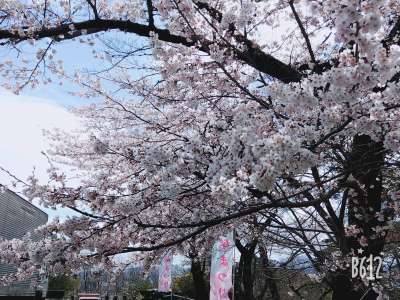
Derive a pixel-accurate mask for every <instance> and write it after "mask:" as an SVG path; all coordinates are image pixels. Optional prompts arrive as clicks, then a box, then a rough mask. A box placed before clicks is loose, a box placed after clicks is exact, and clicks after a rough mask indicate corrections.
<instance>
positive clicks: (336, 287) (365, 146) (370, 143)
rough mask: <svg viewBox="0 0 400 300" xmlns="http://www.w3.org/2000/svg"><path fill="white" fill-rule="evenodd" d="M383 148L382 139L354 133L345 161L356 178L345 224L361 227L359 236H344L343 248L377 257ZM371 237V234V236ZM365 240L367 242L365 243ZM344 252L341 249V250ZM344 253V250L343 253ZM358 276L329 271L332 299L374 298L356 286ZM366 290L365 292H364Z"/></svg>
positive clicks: (380, 238) (381, 241) (380, 241)
mask: <svg viewBox="0 0 400 300" xmlns="http://www.w3.org/2000/svg"><path fill="white" fill-rule="evenodd" d="M384 156H385V154H384V148H383V144H382V142H376V141H374V140H372V139H371V137H370V136H368V135H357V136H355V137H354V139H353V145H352V149H351V154H350V156H349V160H348V166H347V167H348V168H349V172H350V173H351V175H353V177H354V178H355V179H356V181H357V182H355V183H354V186H353V187H352V189H353V191H354V192H355V193H354V195H353V196H351V197H349V199H348V211H349V219H348V221H349V225H355V226H357V228H360V229H361V230H362V233H361V234H362V235H363V236H364V241H363V243H360V238H361V236H357V237H349V238H347V239H346V242H347V245H346V247H345V248H346V250H345V251H347V250H353V251H354V253H355V254H356V255H357V254H358V250H359V249H362V254H359V256H367V257H368V256H369V255H371V254H372V255H373V256H374V257H376V256H380V253H381V251H382V250H383V246H384V242H385V237H384V236H376V232H375V231H374V227H376V226H378V225H384V223H385V221H379V220H378V218H377V214H379V213H380V212H381V205H382V198H381V197H382V168H383V164H384ZM374 236H375V237H374ZM366 243H367V245H366ZM342 251H344V249H342ZM345 254H346V253H345ZM358 284H360V280H359V279H357V278H356V279H352V278H351V273H350V270H346V271H345V272H342V273H336V274H333V280H332V284H331V286H332V289H333V295H332V300H344V299H346V300H359V299H360V298H362V297H363V298H362V299H365V300H375V299H376V298H377V294H376V293H375V292H373V291H372V290H371V289H369V290H368V289H367V288H366V287H365V286H362V284H360V286H359V287H358ZM367 290H368V291H367Z"/></svg>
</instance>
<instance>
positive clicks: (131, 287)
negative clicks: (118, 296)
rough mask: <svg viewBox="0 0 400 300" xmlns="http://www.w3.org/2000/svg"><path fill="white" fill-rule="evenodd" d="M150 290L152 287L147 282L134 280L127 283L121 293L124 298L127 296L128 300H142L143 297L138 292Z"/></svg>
mask: <svg viewBox="0 0 400 300" xmlns="http://www.w3.org/2000/svg"><path fill="white" fill-rule="evenodd" d="M151 288H152V285H151V283H150V282H149V281H148V280H144V279H141V278H135V279H134V280H133V281H130V282H127V283H126V284H125V285H124V287H123V288H122V293H123V295H124V296H127V297H128V299H135V300H142V299H143V296H142V294H141V293H140V292H141V291H145V290H148V289H151Z"/></svg>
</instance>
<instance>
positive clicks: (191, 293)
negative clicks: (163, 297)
mask: <svg viewBox="0 0 400 300" xmlns="http://www.w3.org/2000/svg"><path fill="white" fill-rule="evenodd" d="M172 291H173V292H174V293H175V294H177V295H179V296H184V297H188V298H195V295H196V291H195V289H194V283H193V277H192V274H191V273H190V272H187V273H184V274H182V275H181V276H178V277H175V278H174V280H173V282H172Z"/></svg>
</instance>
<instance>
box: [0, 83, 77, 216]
mask: <svg viewBox="0 0 400 300" xmlns="http://www.w3.org/2000/svg"><path fill="white" fill-rule="evenodd" d="M54 127H58V128H61V129H65V130H67V131H69V130H72V129H74V128H77V127H79V122H78V119H77V118H76V117H75V116H74V115H73V114H72V113H70V112H69V111H68V110H67V109H66V108H64V107H62V106H60V105H58V104H57V103H56V102H55V101H51V100H49V99H44V98H36V97H29V96H24V95H14V94H12V93H10V92H8V91H5V90H4V89H0V141H1V142H0V166H1V167H3V168H5V169H7V170H9V171H10V172H12V173H13V174H15V175H16V176H17V177H19V178H21V179H25V178H27V177H28V176H29V175H30V174H31V173H32V170H33V168H34V167H35V174H36V175H37V176H38V178H39V180H40V181H46V179H47V174H46V169H47V168H48V166H49V165H48V163H47V160H46V158H45V157H44V155H43V154H41V151H44V150H46V149H47V148H48V144H47V141H46V139H45V138H44V136H43V134H42V130H43V129H51V128H54ZM0 183H3V184H6V185H9V184H10V183H11V178H10V177H9V176H7V175H6V174H5V173H3V172H0ZM46 212H48V213H49V210H46ZM60 213H61V212H60ZM56 214H57V213H55V212H53V213H51V212H50V216H54V215H56ZM62 214H65V212H63V213H62Z"/></svg>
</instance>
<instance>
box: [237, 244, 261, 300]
mask: <svg viewBox="0 0 400 300" xmlns="http://www.w3.org/2000/svg"><path fill="white" fill-rule="evenodd" d="M256 246H257V241H253V242H251V243H248V244H246V245H245V246H243V245H242V244H241V243H240V241H238V240H236V247H237V248H238V249H239V252H240V261H239V270H238V272H237V278H236V280H235V281H237V282H238V283H239V284H237V285H236V286H235V289H236V290H237V291H236V292H235V300H255V298H254V293H253V287H254V269H253V259H254V251H255V249H256Z"/></svg>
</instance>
